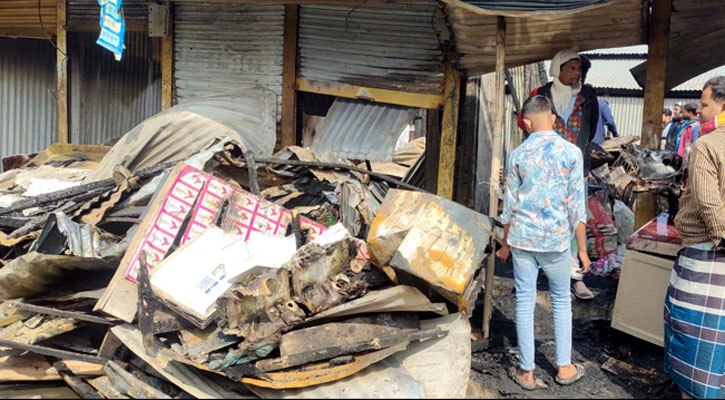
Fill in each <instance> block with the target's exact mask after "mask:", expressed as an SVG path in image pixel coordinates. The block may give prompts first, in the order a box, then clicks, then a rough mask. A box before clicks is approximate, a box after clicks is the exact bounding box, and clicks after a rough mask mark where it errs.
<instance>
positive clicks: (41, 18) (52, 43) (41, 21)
mask: <svg viewBox="0 0 725 400" xmlns="http://www.w3.org/2000/svg"><path fill="white" fill-rule="evenodd" d="M41 1H42V0H38V21H40V30H41V31H42V32H43V34H44V35H45V38H46V39H48V41H49V42H50V44H51V45H52V46H53V47H55V50H57V51H59V52H60V53H61V54H63V57H65V58H68V54H66V53H65V51H63V50H61V49H59V48H58V46H57V45H56V44H55V43H54V42H53V35H51V34H49V33H48V32H46V31H45V26H43V17H42V15H41V13H40V2H41Z"/></svg>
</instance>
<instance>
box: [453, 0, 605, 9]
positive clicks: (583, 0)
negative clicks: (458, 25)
mask: <svg viewBox="0 0 725 400" xmlns="http://www.w3.org/2000/svg"><path fill="white" fill-rule="evenodd" d="M462 1H463V2H464V3H466V4H470V5H472V6H474V7H478V8H483V9H487V10H515V11H560V10H575V9H577V8H582V7H588V6H592V5H596V4H602V3H608V2H610V1H612V0H547V1H532V0H462Z"/></svg>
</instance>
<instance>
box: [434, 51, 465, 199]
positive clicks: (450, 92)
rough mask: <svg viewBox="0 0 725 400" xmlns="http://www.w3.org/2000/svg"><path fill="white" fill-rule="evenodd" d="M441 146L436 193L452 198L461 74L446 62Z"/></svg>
mask: <svg viewBox="0 0 725 400" xmlns="http://www.w3.org/2000/svg"><path fill="white" fill-rule="evenodd" d="M444 95H445V103H444V105H443V121H442V124H441V146H440V147H441V148H440V159H439V161H438V162H439V165H438V192H437V193H438V195H439V196H441V197H445V198H446V199H449V200H452V199H453V178H454V176H455V169H456V136H457V134H458V107H459V104H458V102H459V101H460V98H461V74H460V73H459V72H458V71H456V69H455V68H454V67H453V65H452V64H451V63H450V62H447V63H446V83H445V89H444Z"/></svg>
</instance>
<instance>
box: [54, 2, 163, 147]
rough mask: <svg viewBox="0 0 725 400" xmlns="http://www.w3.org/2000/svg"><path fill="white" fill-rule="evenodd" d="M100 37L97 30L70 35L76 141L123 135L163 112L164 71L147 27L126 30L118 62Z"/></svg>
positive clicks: (72, 130)
mask: <svg viewBox="0 0 725 400" xmlns="http://www.w3.org/2000/svg"><path fill="white" fill-rule="evenodd" d="M124 4H125V3H124ZM97 38H98V34H97V33H73V34H70V35H69V44H68V47H69V52H70V57H71V59H70V61H69V67H70V68H69V77H70V81H69V89H68V91H69V93H70V98H71V106H70V119H71V141H72V142H74V143H81V144H99V143H103V142H106V141H108V140H110V139H113V138H117V137H120V136H121V135H123V134H124V133H126V132H127V131H129V130H131V129H132V128H133V127H135V126H136V125H138V124H139V123H140V122H141V121H143V120H144V119H146V118H148V117H150V116H152V115H154V114H156V113H158V112H159V111H161V72H160V66H159V63H158V62H156V61H154V58H153V45H152V44H153V39H151V38H149V37H148V35H147V34H146V33H145V32H126V41H125V44H126V51H124V54H123V58H122V59H121V61H116V60H115V59H114V56H113V54H112V53H110V52H109V51H107V50H105V49H103V48H101V47H100V46H98V45H96V39H97Z"/></svg>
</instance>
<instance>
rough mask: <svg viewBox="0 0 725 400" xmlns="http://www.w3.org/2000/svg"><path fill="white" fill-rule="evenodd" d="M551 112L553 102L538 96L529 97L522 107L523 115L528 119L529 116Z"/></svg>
mask: <svg viewBox="0 0 725 400" xmlns="http://www.w3.org/2000/svg"><path fill="white" fill-rule="evenodd" d="M545 111H547V112H551V102H550V101H549V99H547V98H546V97H544V96H542V95H540V94H538V95H536V96H533V97H529V98H528V99H527V100H526V101H525V102H524V105H523V106H522V107H521V115H522V116H523V117H524V118H526V116H527V115H533V114H538V113H541V112H545Z"/></svg>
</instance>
